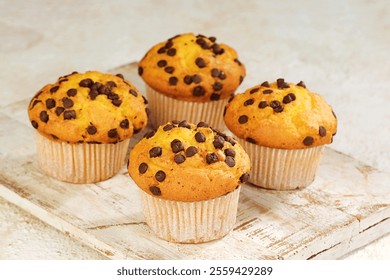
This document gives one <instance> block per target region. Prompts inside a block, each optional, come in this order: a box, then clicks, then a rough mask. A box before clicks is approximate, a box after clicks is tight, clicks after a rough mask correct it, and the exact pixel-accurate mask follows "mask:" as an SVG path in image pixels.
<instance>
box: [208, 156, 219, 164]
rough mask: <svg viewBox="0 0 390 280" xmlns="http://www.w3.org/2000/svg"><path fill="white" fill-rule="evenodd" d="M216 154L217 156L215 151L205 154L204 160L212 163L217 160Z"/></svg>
mask: <svg viewBox="0 0 390 280" xmlns="http://www.w3.org/2000/svg"><path fill="white" fill-rule="evenodd" d="M218 160H219V159H218V156H217V154H216V153H208V154H207V155H206V162H207V163H208V164H212V163H215V162H218Z"/></svg>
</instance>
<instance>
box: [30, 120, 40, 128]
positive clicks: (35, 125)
mask: <svg viewBox="0 0 390 280" xmlns="http://www.w3.org/2000/svg"><path fill="white" fill-rule="evenodd" d="M31 125H32V126H33V128H35V129H37V128H38V126H39V125H38V123H37V122H36V121H34V120H32V121H31Z"/></svg>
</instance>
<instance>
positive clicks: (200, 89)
mask: <svg viewBox="0 0 390 280" xmlns="http://www.w3.org/2000/svg"><path fill="white" fill-rule="evenodd" d="M205 93H206V90H205V89H204V87H202V86H196V87H194V89H193V90H192V95H193V96H203V95H205Z"/></svg>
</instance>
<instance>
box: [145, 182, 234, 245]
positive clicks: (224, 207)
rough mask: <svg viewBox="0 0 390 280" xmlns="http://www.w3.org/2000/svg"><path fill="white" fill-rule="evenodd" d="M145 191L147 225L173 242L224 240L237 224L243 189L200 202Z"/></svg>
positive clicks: (163, 237) (161, 236)
mask: <svg viewBox="0 0 390 280" xmlns="http://www.w3.org/2000/svg"><path fill="white" fill-rule="evenodd" d="M141 192H142V201H143V207H144V215H145V219H146V223H147V224H148V225H149V227H150V228H151V229H152V230H153V231H154V233H155V234H156V235H157V236H158V237H160V238H161V239H164V240H167V241H170V242H177V243H202V242H207V241H211V240H215V239H220V238H222V237H223V236H225V235H226V234H228V233H229V232H230V231H231V230H232V229H233V226H234V224H235V222H236V215H237V206H238V198H239V195H240V187H238V188H237V189H235V190H234V191H232V192H230V193H228V194H226V195H224V196H221V197H217V198H214V199H209V200H205V201H197V202H180V201H171V200H165V199H161V198H158V197H155V196H152V195H150V194H148V193H146V192H144V191H141Z"/></svg>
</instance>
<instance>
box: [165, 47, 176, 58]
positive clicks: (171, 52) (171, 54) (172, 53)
mask: <svg viewBox="0 0 390 280" xmlns="http://www.w3.org/2000/svg"><path fill="white" fill-rule="evenodd" d="M175 54H176V49H175V48H171V49H169V50H167V55H169V56H174V55H175Z"/></svg>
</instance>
